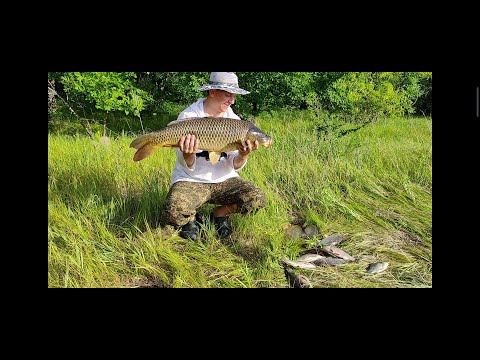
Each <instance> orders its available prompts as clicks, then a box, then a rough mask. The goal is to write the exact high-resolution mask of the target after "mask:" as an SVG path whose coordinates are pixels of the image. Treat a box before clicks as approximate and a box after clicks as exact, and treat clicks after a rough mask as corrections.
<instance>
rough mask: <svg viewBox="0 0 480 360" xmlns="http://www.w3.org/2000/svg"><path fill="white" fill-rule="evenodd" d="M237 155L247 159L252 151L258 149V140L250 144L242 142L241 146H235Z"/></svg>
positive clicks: (247, 141)
mask: <svg viewBox="0 0 480 360" xmlns="http://www.w3.org/2000/svg"><path fill="white" fill-rule="evenodd" d="M237 149H238V153H239V155H240V156H241V157H247V156H248V155H249V154H250V153H251V152H252V151H253V150H257V149H258V140H255V142H254V143H253V144H252V143H251V142H250V140H246V141H242V143H241V144H237Z"/></svg>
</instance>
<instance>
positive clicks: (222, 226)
mask: <svg viewBox="0 0 480 360" xmlns="http://www.w3.org/2000/svg"><path fill="white" fill-rule="evenodd" d="M213 224H214V225H215V230H217V234H218V236H220V237H221V238H226V237H227V236H229V235H230V234H231V233H232V226H231V225H230V222H229V221H228V217H226V216H219V217H213Z"/></svg>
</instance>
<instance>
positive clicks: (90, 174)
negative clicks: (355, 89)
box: [48, 111, 432, 288]
mask: <svg viewBox="0 0 480 360" xmlns="http://www.w3.org/2000/svg"><path fill="white" fill-rule="evenodd" d="M256 125H257V126H259V127H260V128H261V129H262V130H264V131H265V132H266V133H268V134H269V135H271V136H272V137H273V139H274V143H273V146H272V147H271V148H269V149H265V148H261V149H259V150H258V151H256V152H254V153H253V154H252V155H251V156H250V159H249V161H248V164H247V166H246V167H245V168H244V169H243V170H242V171H241V173H240V174H241V176H242V177H243V178H245V179H247V180H250V181H253V182H254V183H256V184H257V185H258V186H260V187H261V188H262V189H263V190H264V191H265V193H266V195H267V206H266V208H265V209H262V210H261V211H259V212H258V213H257V214H255V215H246V216H242V215H238V214H235V215H232V217H231V218H232V222H233V225H234V228H235V231H234V233H233V234H232V236H231V238H230V239H228V240H223V241H220V240H218V239H216V237H215V232H214V229H213V226H212V225H211V224H210V223H209V222H207V223H206V224H205V225H204V226H203V228H202V230H201V231H202V237H203V238H204V239H205V241H204V242H191V241H187V240H184V239H182V238H180V237H179V236H178V233H177V232H176V231H175V229H173V228H171V227H170V226H164V224H163V216H162V207H163V204H164V200H165V197H166V194H167V192H168V189H169V185H170V177H171V172H172V169H173V166H174V163H175V155H174V152H173V151H172V150H171V149H159V150H157V151H156V153H154V154H153V155H152V156H151V157H149V158H147V159H145V160H143V161H141V162H138V163H134V162H133V161H132V157H133V152H134V150H133V149H130V148H129V147H128V146H129V144H130V142H131V141H132V140H133V139H134V137H133V136H120V135H118V133H116V135H112V136H111V138H110V140H111V142H110V144H107V145H105V144H103V143H101V142H100V141H99V139H96V141H92V140H91V139H89V138H88V137H84V136H80V135H77V136H66V135H49V137H48V286H49V287H246V288H256V287H286V286H287V282H286V279H285V276H284V273H283V269H282V267H281V264H280V262H281V260H282V259H284V258H291V259H295V258H296V257H297V256H298V255H299V254H300V253H301V252H302V250H303V249H304V248H305V245H307V246H309V245H311V244H313V243H314V242H315V241H316V240H318V239H320V238H322V237H324V236H327V235H329V234H333V233H341V234H344V235H345V237H346V238H347V240H346V241H345V242H343V243H342V244H340V247H341V248H342V249H343V250H345V251H347V252H348V253H349V254H351V255H352V256H354V257H355V258H356V261H355V262H352V263H349V264H346V265H342V266H337V267H319V268H317V269H315V270H312V271H303V273H304V274H305V275H306V276H307V277H309V279H310V280H311V282H312V284H313V286H314V287H370V288H372V287H409V288H410V287H431V286H432V120H431V118H391V119H385V120H381V121H377V122H375V123H373V124H369V125H367V126H365V127H363V128H361V129H359V130H357V131H354V132H351V133H348V134H347V135H345V136H335V134H333V133H320V132H319V131H318V125H319V123H318V121H317V119H316V118H315V117H313V116H312V115H311V114H309V113H307V112H301V111H297V112H286V111H279V112H274V113H268V114H267V113H265V114H261V116H259V117H258V118H257V119H256ZM211 208H212V206H211V205H206V206H204V207H203V208H202V209H201V210H200V212H202V213H205V214H206V213H207V212H208V211H209V210H210V209H211ZM293 212H295V213H300V214H301V215H302V216H303V217H304V218H305V219H306V222H307V224H314V225H316V226H317V227H318V228H319V230H320V234H319V235H318V236H317V238H315V239H312V240H308V241H307V242H305V241H304V240H298V239H289V238H287V237H286V236H285V232H284V227H285V226H286V225H287V224H288V223H289V221H290V220H291V213H293ZM375 261H388V262H389V263H390V266H389V267H388V268H387V270H386V271H384V272H382V273H379V274H374V275H369V274H366V272H365V267H366V266H367V265H368V264H369V263H371V262H375Z"/></svg>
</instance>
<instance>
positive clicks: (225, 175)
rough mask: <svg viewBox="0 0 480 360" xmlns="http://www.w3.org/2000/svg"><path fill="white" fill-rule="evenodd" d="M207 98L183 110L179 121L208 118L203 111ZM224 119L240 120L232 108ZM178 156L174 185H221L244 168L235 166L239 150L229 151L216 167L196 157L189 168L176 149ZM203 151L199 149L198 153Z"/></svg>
mask: <svg viewBox="0 0 480 360" xmlns="http://www.w3.org/2000/svg"><path fill="white" fill-rule="evenodd" d="M204 100H205V98H201V99H198V101H197V102H195V103H193V104H192V105H190V106H189V107H188V108H186V109H185V110H183V111H182V112H181V113H180V114H179V115H178V118H177V120H182V119H187V118H191V117H206V116H207V115H206V114H205V111H204V109H203V101H204ZM223 117H226V118H232V119H240V117H239V116H238V115H237V114H235V113H234V112H233V110H232V108H230V107H229V108H228V110H227V112H226V114H224V116H223ZM175 150H176V154H177V162H176V163H175V167H174V169H173V173H172V181H171V184H172V185H173V184H174V183H176V182H177V181H192V182H203V183H219V182H222V181H225V180H227V179H229V178H232V177H237V176H239V175H238V173H237V172H238V171H240V170H241V169H242V168H243V167H244V166H245V164H243V166H241V167H240V168H238V169H237V170H235V168H234V166H233V159H234V158H235V156H237V154H238V150H234V151H227V152H226V154H227V157H226V158H225V157H223V156H222V157H221V158H220V159H219V160H218V162H217V163H216V164H215V165H212V163H211V162H210V161H207V159H206V158H204V157H196V158H195V161H194V163H193V165H192V167H191V168H189V167H188V166H187V163H186V162H185V159H184V158H183V154H182V152H181V150H180V149H179V148H175ZM202 151H203V150H201V149H198V152H202Z"/></svg>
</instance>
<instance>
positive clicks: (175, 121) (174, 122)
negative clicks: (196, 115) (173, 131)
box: [167, 118, 188, 126]
mask: <svg viewBox="0 0 480 360" xmlns="http://www.w3.org/2000/svg"><path fill="white" fill-rule="evenodd" d="M187 119H188V118H185V119H180V120H173V121H170V122H169V123H168V124H167V126H170V125H173V124H178V123H179V122H180V121H184V120H187Z"/></svg>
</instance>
